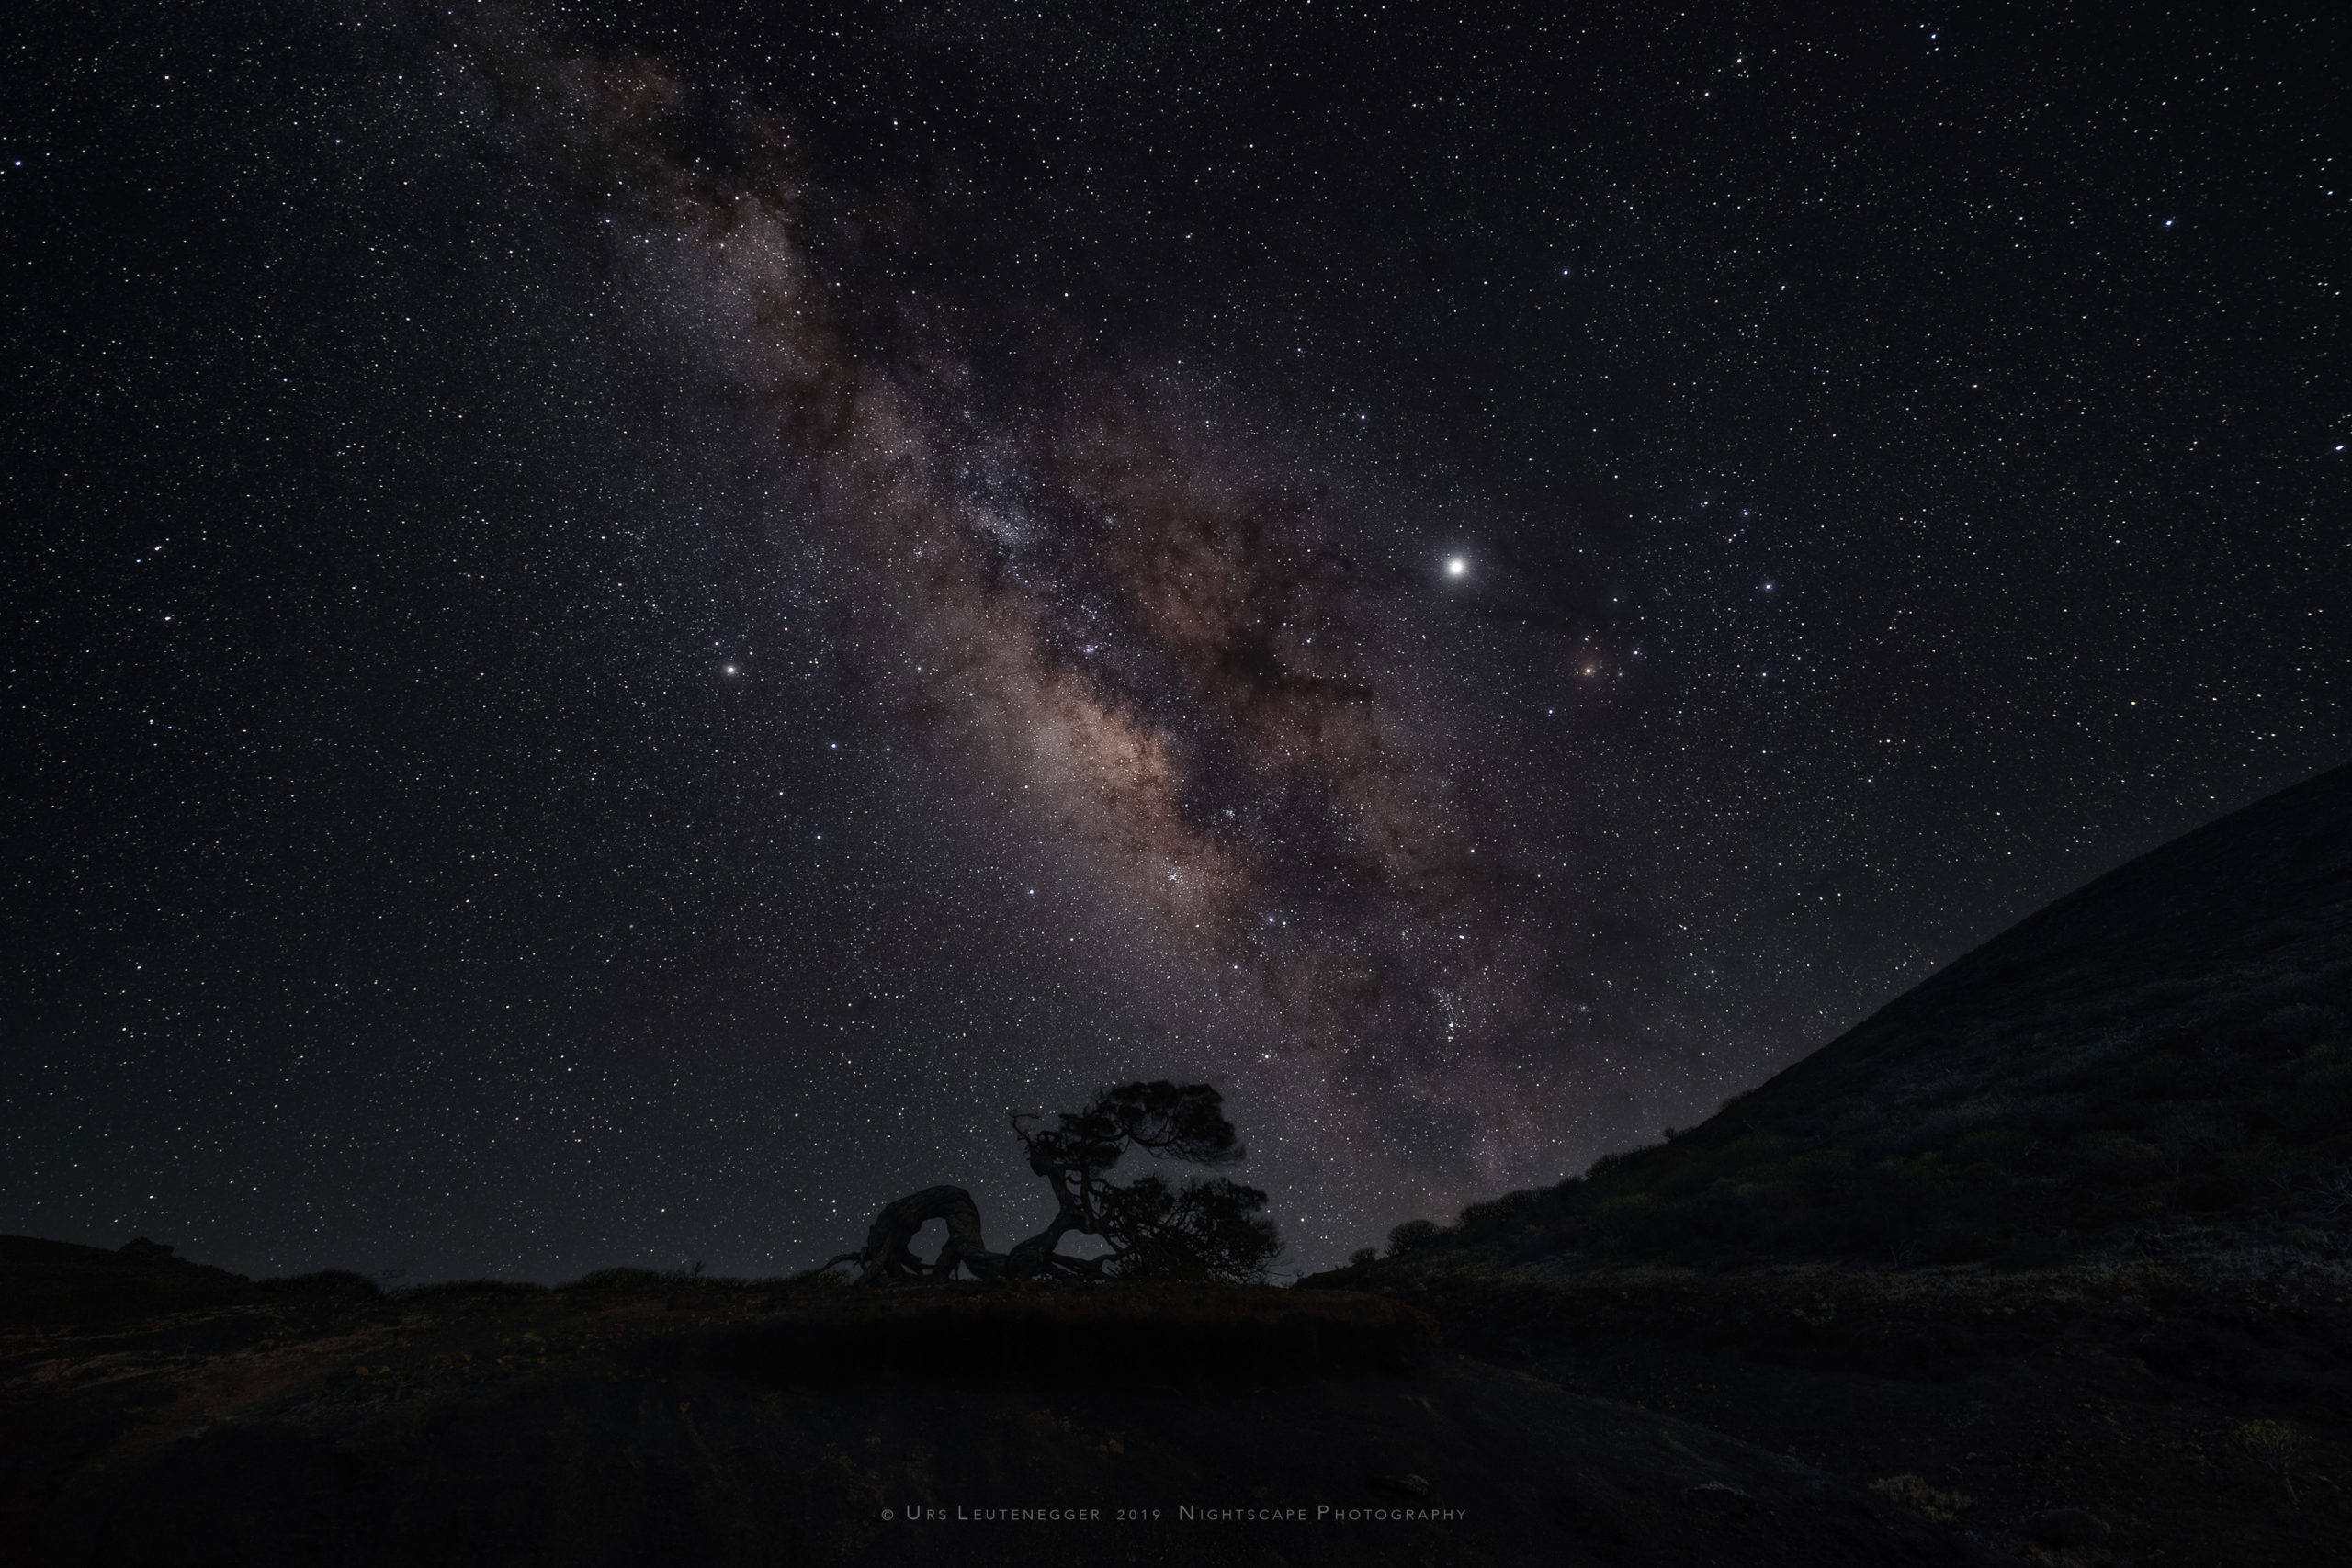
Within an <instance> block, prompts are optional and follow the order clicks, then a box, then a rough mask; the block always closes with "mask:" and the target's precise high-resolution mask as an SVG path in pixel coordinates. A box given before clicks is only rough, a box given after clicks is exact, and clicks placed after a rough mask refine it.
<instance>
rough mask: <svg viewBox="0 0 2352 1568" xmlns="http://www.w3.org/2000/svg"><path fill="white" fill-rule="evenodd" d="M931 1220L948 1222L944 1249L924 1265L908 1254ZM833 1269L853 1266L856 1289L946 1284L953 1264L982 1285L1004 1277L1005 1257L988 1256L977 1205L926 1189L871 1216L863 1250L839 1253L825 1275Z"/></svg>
mask: <svg viewBox="0 0 2352 1568" xmlns="http://www.w3.org/2000/svg"><path fill="white" fill-rule="evenodd" d="M933 1220H945V1221H946V1222H947V1244H946V1245H945V1246H944V1247H941V1248H940V1249H939V1256H938V1258H935V1259H934V1260H933V1261H932V1262H931V1263H929V1264H925V1263H924V1262H923V1261H922V1259H921V1258H916V1257H915V1256H914V1255H913V1254H912V1253H911V1252H910V1251H909V1250H908V1248H909V1247H910V1245H911V1244H912V1243H913V1241H914V1239H915V1236H916V1235H917V1234H918V1233H919V1232H921V1231H922V1227H923V1226H924V1225H926V1224H930V1223H931V1222H932V1221H933ZM834 1263H855V1264H856V1265H858V1276H857V1277H858V1282H859V1283H861V1284H870V1283H873V1282H875V1281H877V1280H888V1279H899V1280H920V1279H922V1278H923V1277H924V1276H925V1275H928V1276H930V1277H931V1278H933V1279H934V1280H946V1279H951V1278H953V1277H954V1275H955V1273H956V1265H958V1264H961V1265H963V1266H964V1267H965V1268H967V1269H970V1270H971V1271H972V1272H973V1274H975V1275H976V1276H978V1278H980V1279H983V1280H986V1279H989V1278H991V1277H993V1276H995V1275H998V1274H1001V1273H1002V1272H1004V1255H1003V1254H1002V1253H1001V1252H990V1251H989V1249H988V1244H987V1243H986V1242H985V1241H983V1240H982V1239H981V1236H980V1209H979V1205H978V1204H977V1203H975V1202H973V1201H972V1195H971V1194H970V1193H969V1192H967V1191H965V1190H963V1189H962V1188H960V1187H926V1188H924V1189H923V1190H922V1191H920V1192H916V1193H912V1194H910V1195H909V1196H907V1197H904V1198H901V1199H899V1201H897V1202H895V1203H891V1204H888V1205H887V1206H885V1207H884V1209H883V1210H882V1212H881V1213H878V1214H876V1215H875V1216H874V1224H873V1225H872V1226H871V1227H870V1228H868V1229H867V1231H866V1233H865V1249H864V1250H863V1251H859V1252H844V1253H842V1255H841V1256H840V1257H839V1258H834V1259H833V1260H832V1263H828V1264H827V1265H825V1267H826V1268H828V1269H830V1268H831V1267H832V1266H833V1264H834Z"/></svg>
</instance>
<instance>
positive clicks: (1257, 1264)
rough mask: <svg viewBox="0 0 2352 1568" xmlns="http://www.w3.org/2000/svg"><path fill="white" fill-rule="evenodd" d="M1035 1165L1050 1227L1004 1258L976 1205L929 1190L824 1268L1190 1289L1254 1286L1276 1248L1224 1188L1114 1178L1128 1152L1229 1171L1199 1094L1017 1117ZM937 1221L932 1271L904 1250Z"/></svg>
mask: <svg viewBox="0 0 2352 1568" xmlns="http://www.w3.org/2000/svg"><path fill="white" fill-rule="evenodd" d="M1012 1131H1013V1134H1014V1136H1016V1137H1018V1138H1019V1139H1020V1140H1021V1145H1022V1147H1023V1151H1024V1152H1026V1154H1027V1155H1028V1156H1029V1168H1030V1169H1031V1170H1033V1171H1035V1172H1036V1174H1037V1175H1039V1176H1041V1177H1043V1178H1045V1179H1046V1184H1047V1185H1048V1186H1049V1187H1051V1188H1052V1189H1053V1193H1054V1203H1055V1212H1054V1217H1053V1221H1052V1223H1050V1224H1047V1225H1046V1228H1045V1229H1044V1230H1042V1231H1040V1232H1038V1233H1037V1234H1036V1235H1033V1236H1031V1237H1030V1238H1029V1239H1028V1240H1026V1241H1023V1242H1021V1243H1018V1244H1017V1245H1015V1246H1014V1247H1013V1248H1012V1251H1011V1252H1006V1253H995V1252H990V1251H989V1250H988V1248H987V1247H986V1245H985V1244H984V1243H983V1241H982V1239H981V1232H980V1211H979V1206H978V1204H976V1203H974V1202H973V1201H972V1195H971V1194H970V1193H969V1192H967V1191H965V1190H964V1189H962V1188H960V1187H930V1188H925V1189H924V1190H922V1191H921V1192H916V1193H913V1194H910V1196H908V1197H904V1198H901V1199H899V1200H898V1201H896V1202H893V1203H889V1204H887V1205H885V1206H884V1207H883V1209H882V1212H881V1213H879V1214H877V1215H876V1216H875V1220H874V1224H873V1225H872V1227H871V1228H869V1229H868V1230H867V1232H866V1235H865V1247H864V1248H863V1249H861V1250H859V1251H856V1252H844V1253H842V1255H841V1256H840V1257H838V1258H834V1259H832V1261H831V1263H828V1264H827V1265H826V1267H827V1268H829V1269H830V1268H832V1267H833V1266H834V1265H836V1264H841V1263H855V1264H856V1265H858V1270H859V1272H858V1277H859V1279H860V1280H865V1281H866V1282H869V1283H871V1282H876V1281H880V1280H921V1279H933V1280H946V1279H952V1278H954V1277H955V1275H956V1271H957V1269H959V1268H960V1269H963V1270H964V1271H965V1272H967V1273H969V1274H970V1275H972V1276H973V1277H974V1278H976V1279H982V1280H989V1279H1013V1280H1044V1279H1061V1280H1139V1279H1193V1280H1224V1281H1227V1282H1230V1283H1242V1282H1248V1281H1255V1280H1263V1279H1264V1278H1265V1277H1266V1270H1267V1268H1268V1266H1269V1265H1270V1264H1271V1263H1272V1261H1273V1259H1274V1257H1275V1255H1276V1254H1277V1253H1279V1252H1280V1251H1281V1250H1282V1242H1281V1240H1280V1238H1279V1237H1278V1236H1277V1235H1275V1233H1274V1226H1273V1222H1272V1221H1271V1220H1268V1219H1267V1218H1266V1217H1265V1216H1264V1215H1263V1213H1261V1211H1262V1210H1263V1209H1264V1208H1265V1206H1266V1195H1265V1193H1263V1192H1261V1191H1260V1190H1258V1189H1257V1188H1255V1187H1245V1186H1243V1185H1242V1184H1241V1183H1239V1182H1238V1181H1232V1180H1228V1179H1226V1178H1223V1177H1218V1178H1215V1179H1199V1178H1193V1179H1188V1180H1186V1181H1185V1182H1184V1183H1183V1185H1182V1186H1173V1185H1170V1182H1169V1181H1168V1180H1167V1179H1166V1178H1164V1177H1162V1176H1160V1175H1159V1174H1158V1173H1156V1172H1153V1173H1148V1174H1146V1175H1143V1176H1140V1177H1137V1178H1136V1179H1134V1180H1132V1181H1129V1182H1127V1183H1125V1185H1119V1184H1115V1183H1114V1182H1113V1181H1112V1180H1111V1179H1110V1173H1111V1171H1112V1169H1113V1168H1114V1167H1116V1166H1117V1165H1118V1164H1119V1162H1120V1161H1121V1160H1123V1159H1125V1157H1126V1156H1127V1155H1128V1153H1129V1152H1130V1151H1134V1150H1140V1151H1142V1152H1143V1153H1144V1154H1146V1155H1148V1156H1152V1157H1153V1158H1155V1159H1164V1160H1177V1161H1182V1162H1183V1163H1186V1164H1190V1165H1198V1166H1208V1167H1216V1166H1225V1165H1231V1164H1233V1163H1234V1162H1235V1161H1237V1160H1238V1159H1240V1158H1241V1157H1242V1155H1243V1153H1244V1151H1243V1149H1242V1146H1241V1142H1240V1138H1239V1136H1238V1134H1236V1133H1235V1131H1234V1127H1233V1123H1232V1122H1228V1121H1227V1120H1226V1116H1225V1104H1224V1098H1223V1097H1222V1096H1220V1095H1219V1094H1218V1093H1217V1092H1216V1090H1215V1089H1211V1088H1210V1087H1209V1086H1208V1085H1206V1084H1186V1085H1183V1086H1182V1087H1181V1088H1180V1087H1178V1086H1177V1085H1175V1084H1172V1083H1169V1082H1167V1081H1165V1080H1162V1081H1160V1082H1157V1083H1126V1084H1117V1085H1114V1086H1113V1087H1112V1088H1109V1089H1103V1090H1102V1091H1101V1092H1099V1093H1097V1094H1096V1095H1095V1097H1094V1099H1093V1100H1092V1101H1091V1103H1090V1104H1089V1105H1088V1106H1087V1107H1086V1109H1085V1110H1083V1111H1056V1112H1055V1113H1054V1114H1053V1115H1052V1116H1051V1117H1050V1118H1048V1117H1046V1116H1038V1115H1020V1116H1015V1117H1013V1118H1012ZM933 1220H944V1221H945V1222H946V1223H947V1233H948V1234H947V1243H946V1245H945V1246H944V1247H941V1248H940V1251H939V1256H938V1257H937V1258H935V1259H933V1261H932V1262H930V1263H925V1262H923V1261H922V1259H921V1258H917V1257H916V1256H915V1255H914V1254H913V1252H912V1251H911V1250H910V1244H911V1243H912V1242H913V1240H914V1238H915V1235H916V1234H917V1233H918V1232H920V1231H921V1230H922V1227H923V1226H924V1225H925V1224H928V1223H929V1222H930V1221H933ZM1072 1234H1077V1235H1091V1236H1094V1237H1096V1238H1098V1239H1099V1240H1101V1241H1102V1242H1103V1244H1104V1246H1105V1247H1107V1248H1108V1250H1107V1251H1105V1252H1104V1253H1103V1255H1102V1256H1100V1257H1096V1258H1074V1257H1071V1256H1070V1255H1069V1254H1068V1253H1065V1252H1062V1251H1061V1250H1060V1246H1061V1241H1062V1238H1063V1237H1064V1236H1067V1235H1072Z"/></svg>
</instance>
